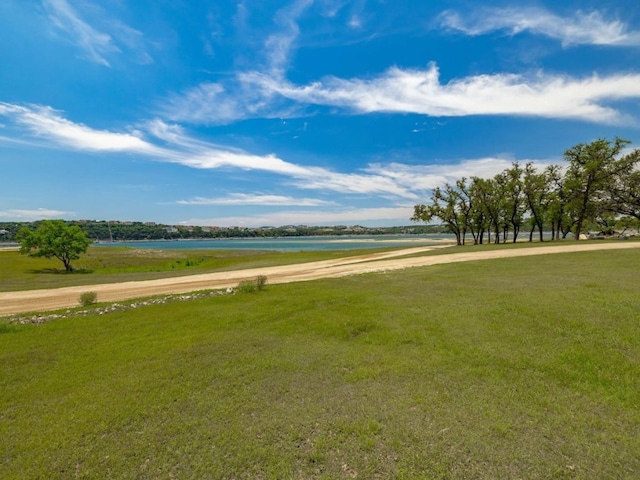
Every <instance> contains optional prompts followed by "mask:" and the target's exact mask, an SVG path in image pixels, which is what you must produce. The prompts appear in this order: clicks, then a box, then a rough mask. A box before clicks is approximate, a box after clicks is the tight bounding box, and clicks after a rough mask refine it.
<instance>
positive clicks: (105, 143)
mask: <svg viewBox="0 0 640 480" xmlns="http://www.w3.org/2000/svg"><path fill="white" fill-rule="evenodd" d="M0 115H2V116H5V117H7V118H8V119H9V120H10V121H13V123H15V124H17V125H18V126H21V127H26V128H27V130H28V132H30V133H31V134H32V135H35V136H36V137H37V138H39V139H45V140H48V141H49V146H50V147H63V148H73V149H75V150H79V151H89V152H105V153H130V154H135V155H141V156H144V157H148V158H150V159H152V160H155V161H163V162H171V163H175V164H179V165H183V166H186V167H189V168H197V169H241V170H246V171H255V172H267V173H271V174H277V175H280V176H282V177H283V178H284V180H283V182H284V183H287V184H289V185H292V186H295V187H296V188H298V189H301V190H314V191H323V192H327V193H339V194H342V195H361V196H371V197H373V196H377V197H381V198H386V199H387V200H391V201H393V202H395V201H397V200H398V199H402V200H404V201H412V202H413V201H419V200H421V199H423V198H424V197H425V196H426V195H427V194H428V191H429V190H431V189H432V188H434V187H435V186H438V185H442V184H444V183H445V182H453V181H455V180H456V179H458V178H460V177H462V176H472V175H477V176H493V175H495V174H496V173H498V172H500V171H502V170H503V169H505V168H508V167H509V166H510V165H511V160H510V159H505V158H483V159H476V160H464V161H461V162H460V163H458V164H453V165H451V164H449V165H405V164H400V163H392V164H386V165H382V164H372V165H369V166H368V167H366V168H364V169H360V170H358V171H355V172H337V171H334V170H330V169H327V168H323V167H317V166H306V165H299V164H296V163H292V162H288V161H286V160H283V159H281V158H279V157H278V156H277V155H275V154H270V155H254V154H251V153H248V152H246V151H243V150H240V149H236V148H230V147H225V146H222V145H216V144H213V143H209V142H204V141H202V140H199V139H196V138H193V137H191V136H189V135H187V134H186V133H185V132H184V130H183V129H182V128H181V127H180V126H177V125H170V124H167V123H165V122H163V121H161V120H155V121H152V122H147V123H146V124H144V125H142V126H141V129H143V130H144V131H145V132H146V133H147V138H145V136H144V134H143V132H142V131H139V130H135V131H132V132H130V133H114V132H110V131H105V130H94V129H92V128H90V127H88V126H86V125H82V124H76V123H73V122H71V121H69V120H67V119H65V118H63V117H62V116H61V115H60V114H59V113H58V112H56V111H55V110H53V109H51V108H50V107H43V106H30V107H25V106H19V105H13V104H8V103H0ZM5 128H6V127H5ZM0 140H1V138H0ZM181 203H183V204H185V205H195V204H228V205H229V204H257V203H260V204H271V205H287V204H295V205H297V206H322V205H326V204H327V203H326V202H325V203H322V202H321V201H320V200H315V199H309V198H293V197H285V196H282V197H281V196H269V195H245V196H242V195H239V194H236V195H235V196H234V195H232V196H231V197H228V198H226V199H220V198H214V199H207V198H196V199H194V200H183V201H182V202H181Z"/></svg>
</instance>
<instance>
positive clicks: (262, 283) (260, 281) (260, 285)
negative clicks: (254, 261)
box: [256, 275, 267, 290]
mask: <svg viewBox="0 0 640 480" xmlns="http://www.w3.org/2000/svg"><path fill="white" fill-rule="evenodd" d="M266 286H267V277H266V276H264V275H258V278H256V288H257V289H258V290H264V288H265V287H266Z"/></svg>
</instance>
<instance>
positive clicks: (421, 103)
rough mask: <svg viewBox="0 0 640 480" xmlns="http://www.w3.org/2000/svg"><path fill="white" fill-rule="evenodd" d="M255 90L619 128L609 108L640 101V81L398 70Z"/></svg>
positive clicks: (301, 99)
mask: <svg viewBox="0 0 640 480" xmlns="http://www.w3.org/2000/svg"><path fill="white" fill-rule="evenodd" d="M243 79H244V81H245V82H247V83H250V82H251V83H254V84H255V85H256V88H258V89H260V90H262V91H266V92H270V94H273V93H277V94H279V95H281V96H283V97H285V98H288V99H290V100H292V101H294V102H298V103H303V104H315V105H323V106H332V107H340V108H344V109H345V110H349V111H352V112H353V113H357V114H366V113H373V112H388V113H417V114H422V115H429V116H437V117H447V116H451V117H457V116H467V115H514V116H534V117H544V118H562V119H571V118H572V119H579V120H583V121H589V122H597V123H607V124H618V123H622V122H629V121H630V118H629V117H627V116H625V115H624V114H623V113H621V112H620V111H618V110H616V109H615V108H613V107H610V106H607V105H606V102H607V101H615V100H621V99H630V98H640V74H628V75H611V76H607V77H600V76H598V75H593V76H590V77H587V78H571V77H568V76H558V75H548V74H544V73H542V72H539V73H537V74H535V75H529V76H525V75H518V74H495V75H477V76H471V77H465V78H460V79H454V80H451V81H450V82H448V83H444V84H443V83H441V82H440V75H439V71H438V67H437V66H436V65H435V63H431V64H430V65H429V67H428V68H427V69H426V70H403V69H400V68H397V67H394V68H391V69H389V70H387V71H386V72H385V73H384V74H382V75H380V76H378V77H376V78H372V79H366V80H365V79H358V78H356V79H340V78H335V77H329V78H326V79H323V80H321V81H318V82H314V83H311V84H308V85H303V86H298V85H294V84H291V83H289V82H281V81H278V80H277V79H273V78H271V77H267V76H265V75H262V74H258V73H253V74H246V75H245V76H244V77H243Z"/></svg>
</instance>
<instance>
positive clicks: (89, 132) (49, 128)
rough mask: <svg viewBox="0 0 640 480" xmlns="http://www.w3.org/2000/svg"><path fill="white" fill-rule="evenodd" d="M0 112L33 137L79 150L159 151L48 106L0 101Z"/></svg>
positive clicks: (133, 138) (124, 135)
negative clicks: (97, 127)
mask: <svg viewBox="0 0 640 480" xmlns="http://www.w3.org/2000/svg"><path fill="white" fill-rule="evenodd" d="M0 115H3V116H6V117H8V118H10V119H11V120H13V121H14V122H15V123H16V124H18V125H21V126H23V127H26V128H27V129H28V130H30V131H31V132H32V133H33V134H35V135H36V136H37V137H46V138H48V139H50V140H53V141H54V142H55V143H57V144H60V145H64V146H68V147H71V148H75V149H79V150H89V151H111V152H132V153H144V154H161V151H160V150H159V149H158V148H157V147H155V146H153V145H151V144H149V143H148V142H146V141H144V140H143V139H142V138H140V136H139V135H136V134H132V133H114V132H109V131H104V130H95V129H92V128H90V127H87V126H85V125H82V124H78V123H73V122H71V121H69V120H67V119H65V118H64V117H62V116H61V115H60V113H59V112H57V111H56V110H54V109H52V108H51V107H44V106H40V105H32V106H21V105H15V104H9V103H3V102H0Z"/></svg>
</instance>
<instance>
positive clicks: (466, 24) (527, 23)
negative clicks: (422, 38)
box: [439, 8, 640, 46]
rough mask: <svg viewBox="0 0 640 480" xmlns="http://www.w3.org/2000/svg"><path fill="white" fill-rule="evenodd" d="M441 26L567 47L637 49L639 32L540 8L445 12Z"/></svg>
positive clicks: (595, 16) (594, 16) (596, 15)
mask: <svg viewBox="0 0 640 480" xmlns="http://www.w3.org/2000/svg"><path fill="white" fill-rule="evenodd" d="M439 22H440V24H441V25H442V26H444V27H446V28H449V29H451V30H456V31H460V32H462V33H465V34H467V35H472V36H476V35H483V34H486V33H490V32H494V31H500V30H504V31H506V32H508V33H509V34H510V35H517V34H518V33H521V32H524V31H529V32H531V33H534V34H537V35H544V36H548V37H551V38H554V39H556V40H560V41H561V42H562V44H563V45H564V46H569V45H612V46H638V45H640V32H634V31H628V29H627V26H626V25H625V24H624V23H623V22H621V21H620V20H607V19H605V18H604V17H603V15H602V14H601V13H600V12H598V11H593V12H591V13H584V12H580V11H578V12H577V13H576V15H575V16H574V17H572V18H563V17H560V16H558V15H555V14H553V13H551V12H548V11H546V10H542V9H539V8H523V9H513V8H508V9H489V8H486V9H481V10H477V11H475V12H472V13H471V14H470V15H467V16H466V17H463V15H461V14H460V13H457V12H455V11H451V10H448V11H445V12H443V13H442V14H441V15H440V17H439Z"/></svg>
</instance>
